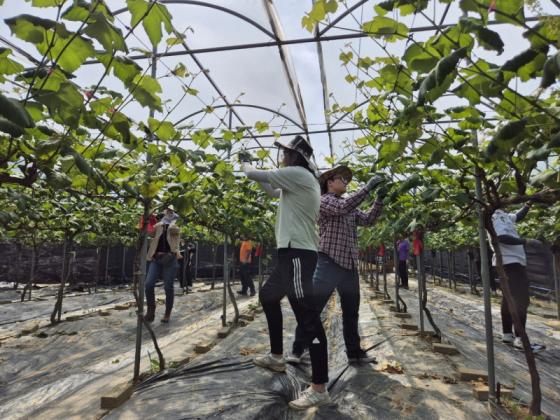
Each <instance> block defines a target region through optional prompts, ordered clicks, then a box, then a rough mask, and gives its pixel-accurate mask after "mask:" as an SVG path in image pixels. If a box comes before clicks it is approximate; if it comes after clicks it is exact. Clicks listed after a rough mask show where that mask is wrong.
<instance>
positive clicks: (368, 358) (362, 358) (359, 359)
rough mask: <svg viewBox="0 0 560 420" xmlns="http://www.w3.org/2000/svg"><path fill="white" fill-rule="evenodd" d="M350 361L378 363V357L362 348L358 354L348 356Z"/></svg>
mask: <svg viewBox="0 0 560 420" xmlns="http://www.w3.org/2000/svg"><path fill="white" fill-rule="evenodd" d="M348 363H373V364H377V359H376V358H375V357H373V356H369V355H368V354H367V353H366V352H365V351H364V350H360V351H359V352H358V354H357V355H354V356H352V357H350V356H348Z"/></svg>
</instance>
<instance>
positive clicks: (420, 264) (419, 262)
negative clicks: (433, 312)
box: [416, 251, 424, 334]
mask: <svg viewBox="0 0 560 420" xmlns="http://www.w3.org/2000/svg"><path fill="white" fill-rule="evenodd" d="M423 257H424V251H420V255H417V256H416V273H417V275H416V280H417V281H418V313H419V315H420V333H421V334H423V333H424V308H423V307H422V306H423V305H422V294H423V290H424V289H423V284H424V261H423Z"/></svg>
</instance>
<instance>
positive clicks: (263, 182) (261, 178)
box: [241, 163, 280, 198]
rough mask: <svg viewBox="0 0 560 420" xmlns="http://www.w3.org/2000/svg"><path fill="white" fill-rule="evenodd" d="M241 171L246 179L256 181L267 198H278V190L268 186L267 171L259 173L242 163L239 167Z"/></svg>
mask: <svg viewBox="0 0 560 420" xmlns="http://www.w3.org/2000/svg"><path fill="white" fill-rule="evenodd" d="M241 169H242V170H243V172H244V173H245V175H246V176H247V178H249V179H252V180H253V181H257V182H258V183H259V185H260V186H261V188H262V189H263V190H264V191H265V192H266V193H267V194H268V196H269V197H272V198H280V190H278V189H275V188H273V187H272V185H270V182H269V173H268V171H260V170H258V169H255V168H253V167H252V166H251V165H249V164H248V163H243V164H242V165H241Z"/></svg>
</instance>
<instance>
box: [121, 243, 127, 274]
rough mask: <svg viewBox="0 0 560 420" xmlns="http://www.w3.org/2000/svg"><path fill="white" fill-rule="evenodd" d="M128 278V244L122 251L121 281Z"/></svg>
mask: <svg viewBox="0 0 560 420" xmlns="http://www.w3.org/2000/svg"><path fill="white" fill-rule="evenodd" d="M125 280H126V246H123V251H122V264H121V282H122V283H124V282H125Z"/></svg>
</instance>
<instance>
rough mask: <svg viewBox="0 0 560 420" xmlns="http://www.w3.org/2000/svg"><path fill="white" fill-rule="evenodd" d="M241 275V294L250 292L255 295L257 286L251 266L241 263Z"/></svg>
mask: <svg viewBox="0 0 560 420" xmlns="http://www.w3.org/2000/svg"><path fill="white" fill-rule="evenodd" d="M239 275H240V276H241V292H242V293H247V291H248V290H250V291H251V293H255V285H254V284H253V279H252V278H251V264H249V263H241V264H240V265H239Z"/></svg>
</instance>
